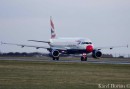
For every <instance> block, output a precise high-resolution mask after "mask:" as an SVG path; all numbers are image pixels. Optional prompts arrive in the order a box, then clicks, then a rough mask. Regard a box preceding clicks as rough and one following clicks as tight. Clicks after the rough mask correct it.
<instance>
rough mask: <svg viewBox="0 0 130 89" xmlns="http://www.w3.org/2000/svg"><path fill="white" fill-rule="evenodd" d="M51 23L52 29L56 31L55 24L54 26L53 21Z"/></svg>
mask: <svg viewBox="0 0 130 89" xmlns="http://www.w3.org/2000/svg"><path fill="white" fill-rule="evenodd" d="M50 23H51V27H52V29H54V24H53V22H52V20H50Z"/></svg>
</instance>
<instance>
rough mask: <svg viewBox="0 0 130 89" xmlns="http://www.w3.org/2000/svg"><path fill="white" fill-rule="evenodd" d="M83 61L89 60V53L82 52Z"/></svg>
mask: <svg viewBox="0 0 130 89" xmlns="http://www.w3.org/2000/svg"><path fill="white" fill-rule="evenodd" d="M81 61H87V54H86V53H83V54H82V56H81Z"/></svg>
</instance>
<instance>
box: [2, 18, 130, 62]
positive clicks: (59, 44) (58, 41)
mask: <svg viewBox="0 0 130 89" xmlns="http://www.w3.org/2000/svg"><path fill="white" fill-rule="evenodd" d="M50 25H51V39H50V40H49V41H39V40H28V41H33V42H42V43H47V44H48V45H49V47H43V46H33V45H23V44H13V43H3V42H1V44H8V45H17V46H21V47H22V48H23V47H34V48H36V49H39V48H43V49H47V50H48V51H49V52H50V55H51V57H52V59H53V60H59V57H60V55H61V54H82V56H81V61H87V54H89V53H92V57H93V58H100V57H101V56H102V52H101V49H106V48H107V49H113V48H118V47H128V45H127V46H111V47H98V48H94V45H93V43H92V41H91V40H90V39H89V38H83V37H64V38H59V37H57V35H56V32H55V28H54V23H53V21H52V17H50Z"/></svg>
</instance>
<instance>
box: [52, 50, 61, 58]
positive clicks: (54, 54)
mask: <svg viewBox="0 0 130 89" xmlns="http://www.w3.org/2000/svg"><path fill="white" fill-rule="evenodd" d="M51 54H52V56H53V57H59V55H60V52H59V51H58V50H52V52H51Z"/></svg>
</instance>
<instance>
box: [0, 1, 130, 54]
mask: <svg viewBox="0 0 130 89" xmlns="http://www.w3.org/2000/svg"><path fill="white" fill-rule="evenodd" d="M50 16H52V17H53V22H54V24H55V29H56V33H57V36H58V37H87V38H89V39H91V40H92V41H93V43H94V46H95V47H106V46H120V45H121V46H122V45H126V44H129V45H130V0H0V41H3V42H10V43H19V44H27V45H40V46H47V44H43V43H35V42H28V41H27V40H29V39H34V40H49V39H50V22H49V21H50ZM0 50H1V51H2V52H10V51H13V52H45V50H44V49H39V50H36V49H34V48H23V49H22V48H20V47H17V46H7V45H2V46H0ZM103 52H104V53H114V54H116V53H117V54H118V53H121V54H130V48H128V49H127V48H118V49H113V50H103Z"/></svg>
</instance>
